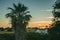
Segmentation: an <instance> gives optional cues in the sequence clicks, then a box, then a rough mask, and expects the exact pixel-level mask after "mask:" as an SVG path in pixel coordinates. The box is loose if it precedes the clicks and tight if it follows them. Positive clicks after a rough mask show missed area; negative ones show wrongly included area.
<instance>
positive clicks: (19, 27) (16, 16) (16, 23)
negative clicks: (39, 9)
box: [6, 3, 32, 40]
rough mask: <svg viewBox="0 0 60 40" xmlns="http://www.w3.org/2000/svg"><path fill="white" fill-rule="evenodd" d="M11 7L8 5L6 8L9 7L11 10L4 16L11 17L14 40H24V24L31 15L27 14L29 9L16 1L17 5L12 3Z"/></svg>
mask: <svg viewBox="0 0 60 40" xmlns="http://www.w3.org/2000/svg"><path fill="white" fill-rule="evenodd" d="M13 7H14V8H11V7H8V9H11V12H10V13H8V14H6V17H10V18H11V24H12V27H13V28H14V32H15V37H16V40H26V38H25V31H26V26H27V24H28V22H29V21H30V18H31V17H32V16H31V15H30V14H27V13H29V11H28V8H27V7H26V6H25V5H24V4H21V3H18V5H16V4H15V3H13Z"/></svg>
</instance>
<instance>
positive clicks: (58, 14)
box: [49, 2, 60, 40]
mask: <svg viewBox="0 0 60 40" xmlns="http://www.w3.org/2000/svg"><path fill="white" fill-rule="evenodd" d="M53 7H54V10H53V16H54V20H55V22H54V24H53V25H52V26H53V27H52V28H51V29H49V35H50V40H60V20H59V19H60V2H59V3H55V5H54V6H53Z"/></svg>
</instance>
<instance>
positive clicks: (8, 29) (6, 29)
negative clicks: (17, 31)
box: [4, 27, 13, 32]
mask: <svg viewBox="0 0 60 40" xmlns="http://www.w3.org/2000/svg"><path fill="white" fill-rule="evenodd" d="M4 30H5V31H9V32H10V31H13V28H9V27H7V28H5V29H4Z"/></svg>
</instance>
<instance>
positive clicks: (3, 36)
mask: <svg viewBox="0 0 60 40" xmlns="http://www.w3.org/2000/svg"><path fill="white" fill-rule="evenodd" d="M46 38H47V36H46V35H40V34H39V33H31V32H30V33H27V40H47V39H46ZM0 40H15V36H14V33H13V32H0Z"/></svg>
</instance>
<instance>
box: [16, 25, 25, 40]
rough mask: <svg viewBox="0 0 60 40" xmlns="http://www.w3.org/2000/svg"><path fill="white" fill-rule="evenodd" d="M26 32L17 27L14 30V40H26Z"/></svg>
mask: <svg viewBox="0 0 60 40" xmlns="http://www.w3.org/2000/svg"><path fill="white" fill-rule="evenodd" d="M25 36H26V31H25V29H24V28H21V27H20V26H17V27H16V29H15V38H16V40H26V37H25Z"/></svg>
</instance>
